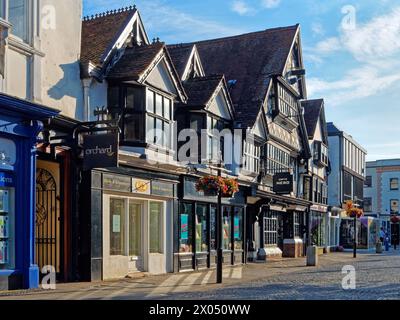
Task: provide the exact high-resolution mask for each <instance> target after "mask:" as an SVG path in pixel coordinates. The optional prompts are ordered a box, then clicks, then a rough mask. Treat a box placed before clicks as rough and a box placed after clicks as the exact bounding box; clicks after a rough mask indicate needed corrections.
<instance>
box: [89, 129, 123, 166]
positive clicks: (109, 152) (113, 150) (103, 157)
mask: <svg viewBox="0 0 400 320" xmlns="http://www.w3.org/2000/svg"><path fill="white" fill-rule="evenodd" d="M118 149H119V147H118V135H117V134H92V135H86V136H84V138H83V169H84V170H91V169H94V168H115V167H118Z"/></svg>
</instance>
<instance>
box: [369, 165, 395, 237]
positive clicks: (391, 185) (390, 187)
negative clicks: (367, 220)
mask: <svg viewBox="0 0 400 320" xmlns="http://www.w3.org/2000/svg"><path fill="white" fill-rule="evenodd" d="M399 179H400V159H386V160H376V161H368V162H367V172H366V180H365V184H364V212H365V215H366V216H371V217H375V218H378V219H380V220H381V226H382V227H383V228H384V229H385V230H386V231H387V232H388V233H389V234H392V235H393V234H397V235H398V234H399V230H398V224H395V225H393V224H391V223H390V217H391V216H393V215H398V214H399V201H400V191H399ZM394 238H396V237H392V241H394ZM397 239H398V237H397Z"/></svg>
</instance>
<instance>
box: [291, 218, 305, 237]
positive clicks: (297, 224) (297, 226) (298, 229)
mask: <svg viewBox="0 0 400 320" xmlns="http://www.w3.org/2000/svg"><path fill="white" fill-rule="evenodd" d="M302 224H303V213H302V212H294V213H293V230H294V236H295V237H296V238H302V237H303V232H302Z"/></svg>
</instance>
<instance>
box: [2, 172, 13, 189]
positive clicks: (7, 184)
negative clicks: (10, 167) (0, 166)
mask: <svg viewBox="0 0 400 320" xmlns="http://www.w3.org/2000/svg"><path fill="white" fill-rule="evenodd" d="M14 180H15V179H14V176H13V175H12V174H10V173H7V172H0V188H11V187H14V185H15V181H14Z"/></svg>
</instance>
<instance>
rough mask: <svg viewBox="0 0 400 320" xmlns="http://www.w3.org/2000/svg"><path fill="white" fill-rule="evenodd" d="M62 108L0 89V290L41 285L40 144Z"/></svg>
mask: <svg viewBox="0 0 400 320" xmlns="http://www.w3.org/2000/svg"><path fill="white" fill-rule="evenodd" d="M57 114H58V111H56V110H54V109H50V108H47V107H44V106H41V105H37V104H33V103H30V102H28V101H26V100H21V99H18V98H14V97H11V96H8V95H5V94H0V290H12V289H21V288H24V289H29V288H36V287H38V285H39V269H38V267H37V265H36V264H35V253H34V248H35V232H34V230H35V212H36V210H35V207H36V205H35V176H36V175H35V171H36V143H37V137H38V134H39V133H40V131H41V130H42V128H43V122H42V121H44V120H46V119H50V118H53V117H55V116H56V115H57Z"/></svg>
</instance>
